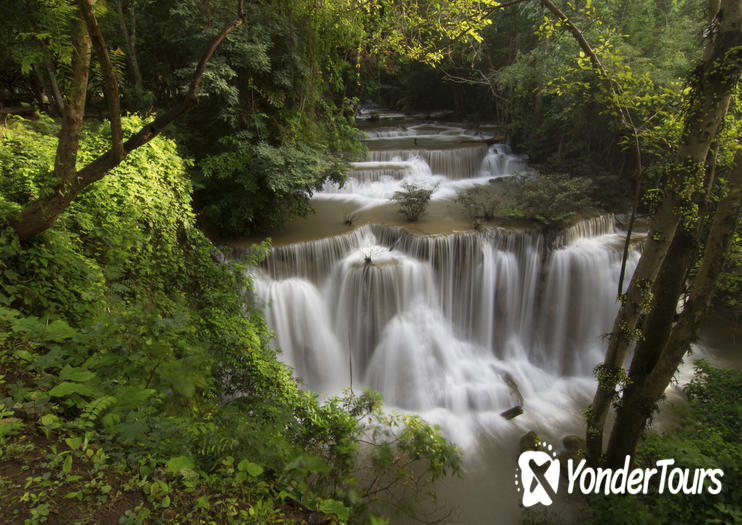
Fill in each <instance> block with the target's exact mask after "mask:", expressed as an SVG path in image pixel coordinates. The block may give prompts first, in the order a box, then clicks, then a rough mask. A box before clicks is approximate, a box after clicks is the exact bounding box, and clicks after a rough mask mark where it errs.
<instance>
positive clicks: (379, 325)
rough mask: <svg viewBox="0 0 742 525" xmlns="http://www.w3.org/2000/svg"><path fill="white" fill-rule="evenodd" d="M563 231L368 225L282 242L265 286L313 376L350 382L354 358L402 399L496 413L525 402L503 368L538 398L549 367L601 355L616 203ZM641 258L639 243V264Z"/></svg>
mask: <svg viewBox="0 0 742 525" xmlns="http://www.w3.org/2000/svg"><path fill="white" fill-rule="evenodd" d="M560 239H562V241H561V243H560V245H559V247H558V248H554V249H549V248H547V247H546V246H545V243H544V239H543V238H542V237H541V236H540V235H538V234H534V233H529V232H514V231H506V230H491V231H486V232H481V233H457V234H453V235H446V236H414V235H411V234H409V233H406V232H404V231H403V230H401V229H398V228H389V227H383V226H364V227H362V228H359V229H358V230H356V231H354V232H352V233H349V234H346V235H341V236H336V237H332V238H328V239H322V240H317V241H311V242H304V243H297V244H293V245H289V246H283V247H277V248H274V249H273V250H272V251H271V253H270V255H269V256H268V258H267V259H266V261H265V262H264V263H263V265H262V266H261V268H260V269H259V270H258V271H257V272H256V275H255V282H256V290H257V293H258V295H259V297H260V298H261V299H262V300H263V301H264V308H265V312H266V317H267V319H268V322H269V325H270V326H271V327H272V328H273V329H274V330H275V331H276V333H277V343H278V344H279V346H280V347H281V348H282V350H283V352H284V355H285V359H286V361H287V362H288V363H289V364H291V365H292V366H293V367H294V368H295V370H296V373H297V375H299V376H301V377H303V378H304V379H305V381H306V382H307V383H308V384H309V385H310V386H311V387H313V388H316V389H322V388H328V389H331V388H332V387H333V386H337V385H338V383H341V384H349V382H350V377H349V368H350V367H349V365H351V364H352V369H353V384H354V385H358V384H365V385H368V386H371V387H372V388H375V389H377V390H379V391H380V392H381V393H382V394H384V396H385V398H386V400H387V402H388V403H390V404H392V405H394V406H398V407H403V408H406V409H410V410H416V411H428V410H436V409H443V410H446V411H450V412H452V413H457V414H461V413H477V414H487V413H499V411H502V410H504V409H507V408H510V407H511V406H513V404H515V403H516V402H517V399H516V398H515V397H514V394H513V390H512V388H511V387H510V386H509V384H510V383H509V381H508V380H506V377H510V378H511V379H510V381H514V382H515V383H516V384H517V385H518V387H519V388H520V392H521V394H522V395H523V396H524V397H525V398H526V404H528V403H529V401H530V402H535V399H536V398H539V396H543V388H544V384H543V382H544V381H547V383H548V382H549V381H552V382H553V381H554V378H562V377H568V376H571V377H577V378H583V379H585V380H587V381H591V372H592V369H593V368H594V366H595V365H596V364H597V363H598V362H600V360H601V358H602V353H603V342H602V340H601V335H602V334H603V333H605V332H607V331H609V330H610V328H611V323H612V320H613V318H614V316H615V314H616V311H617V303H616V301H615V296H616V287H617V281H618V271H619V267H620V263H621V251H620V245H621V242H620V241H621V237H620V234H618V233H616V232H615V226H614V222H613V218H612V217H611V216H606V217H600V218H594V219H589V220H586V221H583V222H581V223H578V224H576V225H574V226H573V227H571V228H569V229H568V230H566V231H565V232H563V234H562V235H561V236H560ZM637 259H638V252H636V251H632V253H631V257H630V260H629V261H628V271H629V272H631V271H633V268H634V266H635V264H636V262H637ZM547 377H550V378H552V379H550V380H547V379H545V378H547ZM338 378H340V381H337V379H338ZM333 379H334V380H335V381H333Z"/></svg>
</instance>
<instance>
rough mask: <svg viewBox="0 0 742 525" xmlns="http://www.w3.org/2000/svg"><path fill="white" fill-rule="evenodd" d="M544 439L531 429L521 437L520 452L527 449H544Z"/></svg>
mask: <svg viewBox="0 0 742 525" xmlns="http://www.w3.org/2000/svg"><path fill="white" fill-rule="evenodd" d="M542 443H543V440H542V439H541V437H540V436H539V435H538V434H536V432H535V431H534V430H531V431H530V432H528V433H527V434H525V435H524V436H523V437H522V438H520V452H521V453H523V452H525V451H527V450H544V446H543V445H542Z"/></svg>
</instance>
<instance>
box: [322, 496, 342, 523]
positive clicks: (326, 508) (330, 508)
mask: <svg viewBox="0 0 742 525" xmlns="http://www.w3.org/2000/svg"><path fill="white" fill-rule="evenodd" d="M318 510H319V511H320V512H323V513H325V514H334V515H335V516H337V517H338V519H340V521H347V519H348V517H349V516H350V509H348V507H346V506H345V505H344V504H343V503H342V502H340V501H338V500H336V499H326V500H323V501H322V503H320V505H319V509H318Z"/></svg>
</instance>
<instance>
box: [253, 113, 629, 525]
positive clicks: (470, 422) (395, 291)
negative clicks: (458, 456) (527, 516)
mask: <svg viewBox="0 0 742 525" xmlns="http://www.w3.org/2000/svg"><path fill="white" fill-rule="evenodd" d="M486 139H487V137H486V136H482V135H477V134H476V133H474V132H466V131H465V130H463V129H461V128H455V127H451V126H430V125H426V126H422V125H421V126H416V127H414V126H413V127H410V128H404V129H401V128H392V129H382V130H377V131H376V132H374V133H373V134H372V135H371V136H370V137H369V149H370V153H369V159H368V160H367V161H365V162H361V163H356V164H355V165H354V169H353V171H352V172H351V174H350V180H349V181H348V182H347V183H346V185H345V186H344V187H343V188H338V187H335V186H328V187H326V188H325V189H324V190H323V192H321V193H320V194H318V195H317V196H316V198H318V199H338V200H343V201H346V202H350V203H353V204H355V205H356V206H357V209H362V208H367V207H374V206H381V205H385V204H388V203H389V200H390V198H391V197H392V195H393V194H394V192H395V191H398V190H399V189H401V187H402V183H403V182H412V183H417V184H420V185H423V186H428V187H433V186H434V185H436V184H437V185H438V189H437V190H436V192H435V193H434V195H433V199H434V200H443V199H451V198H452V197H454V196H455V194H456V191H458V190H459V189H461V188H464V187H472V186H476V185H482V184H487V183H488V182H489V180H491V179H492V178H496V177H503V176H512V175H515V174H518V173H523V172H525V171H526V170H527V167H526V166H525V160H524V159H523V158H522V157H518V156H515V155H512V154H511V153H510V151H509V149H508V148H507V147H506V146H504V145H492V146H487V145H486V144H485V143H483V141H486ZM621 248H622V234H621V232H618V231H617V230H616V228H615V223H614V220H613V217H612V216H602V217H595V218H592V219H588V220H585V221H582V222H580V223H577V224H576V225H574V226H572V227H570V228H568V229H567V230H565V231H564V232H562V233H561V234H560V235H557V236H556V237H555V238H553V239H550V240H547V239H544V238H543V237H541V236H540V235H538V234H534V233H529V232H519V231H506V230H499V229H495V230H489V231H486V232H481V233H454V234H451V235H434V236H414V235H411V234H409V233H406V232H404V231H403V230H401V229H398V228H391V227H384V226H378V225H367V226H363V227H361V228H358V229H356V230H354V231H352V232H350V233H347V234H343V235H337V236H335V237H331V238H326V239H321V240H317V241H309V242H301V243H295V244H291V245H288V246H281V247H276V248H274V249H273V250H272V251H271V254H270V255H269V257H268V258H267V260H266V261H265V263H264V264H263V265H262V266H261V268H259V269H258V270H256V271H255V275H254V278H255V279H254V281H255V284H256V291H257V294H258V296H259V298H260V299H262V300H263V302H264V310H265V314H266V319H267V321H268V324H269V326H270V327H271V328H272V329H273V330H274V331H275V332H276V336H277V337H276V343H277V345H278V346H279V347H280V348H281V350H282V354H281V356H282V357H281V358H282V359H283V360H284V361H285V362H287V363H288V364H289V365H291V366H292V367H294V369H295V371H296V375H297V376H299V377H301V378H303V380H304V381H305V382H306V384H307V385H308V386H309V387H310V388H312V389H313V390H315V391H319V392H323V393H327V394H332V393H337V392H339V391H340V390H341V389H342V388H344V387H345V386H347V385H349V384H350V383H351V377H350V375H351V373H350V370H351V365H352V375H353V377H352V384H353V387H354V389H356V390H360V389H361V388H362V387H363V386H370V387H372V388H374V389H376V390H378V391H379V392H381V393H382V394H383V395H384V398H385V401H386V403H387V405H389V406H391V407H396V408H399V409H402V410H405V411H409V412H413V413H418V414H421V415H422V416H423V417H425V418H426V419H427V420H428V421H430V422H432V423H435V424H439V425H440V426H441V427H442V429H443V432H444V434H445V435H446V436H447V437H448V438H450V439H452V440H453V441H455V442H456V443H457V444H458V445H459V446H461V447H462V448H463V449H464V451H465V452H466V465H467V470H469V477H470V479H473V480H480V481H479V483H484V484H485V485H486V486H484V487H480V486H474V485H471V484H470V485H467V486H468V487H469V488H468V489H466V490H465V491H464V492H465V493H463V494H461V493H459V494H456V495H455V497H454V496H451V497H454V498H455V500H456V501H457V502H458V503H459V504H460V505H461V506H465V507H468V508H469V513H468V514H465V515H464V517H463V518H461V519H463V522H464V523H479V522H482V519H484V518H483V517H482V516H491V515H492V512H494V511H495V508H496V511H497V512H498V513H499V515H500V516H501V517H502V519H503V520H504V521H503V522H512V521H514V520H515V519H516V518H515V517H514V516H516V515H517V501H516V500H517V496H516V493H515V491H514V490H513V486H512V481H511V480H510V478H511V476H512V474H511V472H510V470H509V469H512V468H513V466H512V465H514V460H515V454H516V451H517V441H518V439H519V437H520V435H522V434H523V433H524V432H525V431H527V430H530V429H537V430H538V431H539V432H541V433H542V435H544V436H545V437H548V438H553V441H552V442H553V443H554V444H556V445H558V441H557V440H558V439H560V437H561V436H563V435H564V434H565V433H581V432H582V428H581V426H582V417H581V416H580V413H581V411H582V410H583V409H584V408H585V407H586V406H587V404H588V402H589V399H590V396H591V395H592V393H593V392H594V391H595V386H596V383H595V380H594V378H593V375H592V370H593V368H594V367H595V365H597V364H598V363H599V362H600V361H601V360H602V357H603V353H604V342H603V340H602V338H601V336H602V334H604V333H606V332H608V331H609V330H610V329H611V326H612V322H613V318H614V316H615V314H616V311H617V309H618V305H617V303H616V301H615V298H616V288H617V285H618V272H619V268H620V263H621ZM637 260H638V252H636V251H632V252H631V256H630V259H629V261H628V268H627V272H628V274H629V275H630V273H631V272H633V268H634V267H635V265H636V262H637ZM628 281H629V279H628V278H627V279H626V282H627V283H628ZM513 384H515V385H517V388H518V390H519V392H518V393H517V392H515V390H514V389H513V387H512V385H513ZM521 396H522V400H521ZM521 401H522V403H523V408H524V413H523V414H522V415H520V416H518V417H516V418H515V419H512V420H505V419H504V418H503V417H501V416H500V414H501V412H503V411H504V410H507V409H509V408H512V407H513V406H515V405H519V404H520V403H521ZM493 448H494V449H496V450H495V451H494V452H492V449H493ZM511 456H512V457H511ZM511 460H512V461H511ZM483 461H485V462H487V464H488V465H483V463H482V462H483ZM511 464H512V465H511ZM493 468H494V469H499V470H497V471H496V472H495V473H494V474H493V472H492V471H491V469H493ZM503 469H506V470H507V472H504V473H503V472H500V471H502V470H503ZM503 480H504V481H503ZM473 483H477V482H476V481H475V482H473ZM490 485H492V487H491V489H490ZM496 487H497V488H496ZM457 490H459V489H457V488H455V487H452V488H451V490H450V493H449V495H451V494H455V493H456V491H457ZM488 490H493V491H494V490H499V491H501V492H502V493H503V495H502V496H501V497H498V498H496V499H494V500H493V499H492V498H490V497H489V495H488V494H489V493H488V492H487V491H488ZM474 497H475V498H476V502H475V503H474V505H472V504H471V502H470V501H469V500H470V499H471V498H474ZM495 501H496V502H497V503H495ZM485 502H488V503H485ZM452 503H454V504H455V502H452ZM505 516H507V517H505Z"/></svg>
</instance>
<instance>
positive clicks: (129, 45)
mask: <svg viewBox="0 0 742 525" xmlns="http://www.w3.org/2000/svg"><path fill="white" fill-rule="evenodd" d="M130 1H131V2H132V4H131V6H130V7H129V12H130V13H131V33H130V32H129V28H128V27H127V25H126V17H125V16H124V10H123V8H122V7H121V0H116V13H117V15H118V19H119V26H120V27H121V32H122V33H123V34H124V41H125V42H126V51H127V56H128V58H129V65H130V66H131V72H132V73H133V75H134V87H135V88H136V89H137V91H144V85H143V83H142V72H141V71H140V70H139V62H138V61H137V51H136V29H135V28H136V26H135V21H136V19H135V16H134V0H130Z"/></svg>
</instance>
